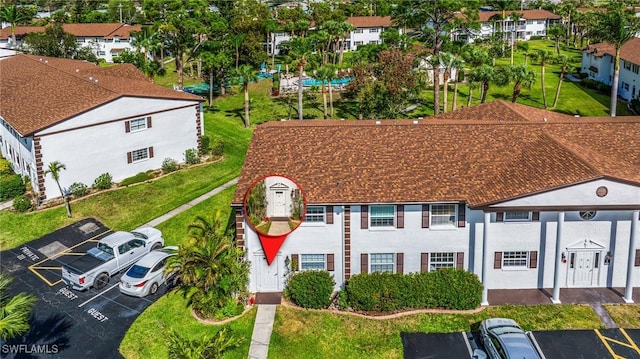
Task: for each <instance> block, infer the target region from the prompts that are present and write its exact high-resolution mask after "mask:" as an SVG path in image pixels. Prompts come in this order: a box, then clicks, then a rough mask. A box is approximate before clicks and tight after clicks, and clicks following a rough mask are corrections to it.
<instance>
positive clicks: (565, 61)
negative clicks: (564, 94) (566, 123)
mask: <svg viewBox="0 0 640 359" xmlns="http://www.w3.org/2000/svg"><path fill="white" fill-rule="evenodd" d="M553 62H554V63H555V64H557V65H560V80H558V87H556V95H555V96H554V98H553V105H551V107H552V108H555V107H556V105H557V104H558V98H559V97H560V87H561V86H562V81H563V80H564V75H565V74H566V73H567V67H568V66H569V64H570V63H571V61H570V59H569V57H568V56H565V55H559V56H557V57H556V58H555V59H553Z"/></svg>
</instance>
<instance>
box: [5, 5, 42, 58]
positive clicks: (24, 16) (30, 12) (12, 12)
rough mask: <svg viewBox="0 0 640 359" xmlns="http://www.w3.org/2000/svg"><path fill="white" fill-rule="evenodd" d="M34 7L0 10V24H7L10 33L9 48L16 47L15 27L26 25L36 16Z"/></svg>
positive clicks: (8, 7) (12, 6)
mask: <svg viewBox="0 0 640 359" xmlns="http://www.w3.org/2000/svg"><path fill="white" fill-rule="evenodd" d="M36 12H37V9H36V8H35V7H30V6H29V7H18V6H16V5H11V6H3V7H1V8H0V22H7V23H9V27H10V28H9V30H10V31H11V48H15V47H16V25H21V24H24V23H27V22H28V21H29V20H31V19H33V18H34V17H35V16H36Z"/></svg>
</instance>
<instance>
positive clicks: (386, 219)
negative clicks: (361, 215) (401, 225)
mask: <svg viewBox="0 0 640 359" xmlns="http://www.w3.org/2000/svg"><path fill="white" fill-rule="evenodd" d="M395 218H396V206H394V205H378V206H370V207H369V222H370V223H369V224H370V226H371V227H394V226H395Z"/></svg>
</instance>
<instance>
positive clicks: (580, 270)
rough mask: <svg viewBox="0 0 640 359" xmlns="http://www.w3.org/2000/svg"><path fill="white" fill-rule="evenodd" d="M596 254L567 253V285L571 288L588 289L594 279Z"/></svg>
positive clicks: (583, 252)
mask: <svg viewBox="0 0 640 359" xmlns="http://www.w3.org/2000/svg"><path fill="white" fill-rule="evenodd" d="M595 254H596V252H592V251H577V252H569V283H570V284H572V285H571V286H572V287H590V286H591V285H592V284H593V279H594V258H595Z"/></svg>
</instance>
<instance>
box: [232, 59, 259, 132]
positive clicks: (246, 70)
mask: <svg viewBox="0 0 640 359" xmlns="http://www.w3.org/2000/svg"><path fill="white" fill-rule="evenodd" d="M236 75H238V76H240V77H242V89H243V90H244V127H245V128H249V126H250V124H251V123H250V121H249V82H252V81H256V80H257V79H258V71H256V70H255V69H254V68H253V67H251V66H249V65H242V66H240V68H238V70H237V71H236Z"/></svg>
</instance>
